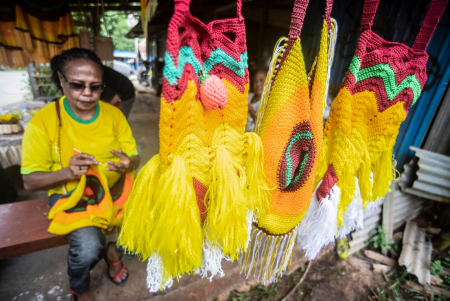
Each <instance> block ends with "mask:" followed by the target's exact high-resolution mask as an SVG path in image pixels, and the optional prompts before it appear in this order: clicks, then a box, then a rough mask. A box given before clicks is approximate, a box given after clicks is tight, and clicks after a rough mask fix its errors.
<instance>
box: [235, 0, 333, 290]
mask: <svg viewBox="0 0 450 301" xmlns="http://www.w3.org/2000/svg"><path fill="white" fill-rule="evenodd" d="M307 5H308V1H307V0H297V1H295V4H294V11H293V13H292V19H291V28H290V31H289V39H280V43H279V44H278V45H277V46H276V48H275V52H274V56H273V64H276V66H275V68H271V69H276V70H271V71H269V74H268V76H267V79H266V87H265V90H264V93H263V94H264V95H263V96H262V98H263V100H262V102H261V104H260V108H259V110H258V120H257V126H256V129H255V131H256V132H257V133H258V135H259V136H260V137H261V139H262V143H263V146H264V169H265V171H266V173H267V177H268V185H269V187H273V188H274V189H272V190H271V191H270V192H271V194H272V203H271V208H270V210H269V211H268V212H267V213H265V214H262V215H261V216H260V218H259V219H258V221H257V223H255V225H254V226H255V227H254V230H253V233H252V249H250V250H249V251H248V252H247V253H246V254H244V256H243V258H242V259H241V265H242V269H243V270H244V271H245V272H246V274H247V275H250V274H253V270H254V269H255V272H256V267H257V266H258V265H260V270H259V273H258V275H259V279H260V280H261V281H262V282H272V281H274V280H276V279H277V278H278V277H279V276H280V275H282V273H283V272H284V271H285V270H286V269H287V267H288V265H289V263H290V260H291V255H292V251H293V248H294V244H295V241H296V238H297V234H298V232H299V224H300V222H301V221H302V220H303V218H304V217H305V214H306V212H307V210H308V207H309V204H310V202H311V197H312V194H313V190H314V186H313V185H314V177H315V173H316V169H317V157H318V154H319V153H320V150H321V144H322V133H323V121H322V116H323V110H324V103H325V102H324V99H325V95H326V86H327V77H328V65H329V64H328V62H329V32H330V31H329V30H330V29H331V19H330V13H331V6H332V1H327V8H326V13H325V15H326V17H325V20H324V21H323V28H322V33H321V39H320V49H319V53H318V56H317V59H316V61H315V64H314V66H313V70H312V72H311V74H310V78H311V79H310V82H309V81H308V74H307V72H306V69H305V63H304V59H303V54H302V49H301V44H300V32H301V27H302V25H303V19H304V16H305V13H306V8H307ZM330 36H331V34H330ZM331 48H332V47H331ZM273 71H274V72H273ZM272 73H275V74H274V75H273V74H272ZM272 75H273V80H272ZM267 94H268V95H267ZM267 96H268V100H267V101H265V98H267ZM317 213H318V210H316V211H315V212H310V215H314V216H315V218H318V217H319V216H317ZM307 227H308V228H309V229H308V230H307V231H310V230H311V234H312V235H313V232H314V231H315V230H314V228H313V227H311V225H307ZM305 228H306V227H305ZM301 232H303V230H302V231H301ZM308 247H309V245H308Z"/></svg>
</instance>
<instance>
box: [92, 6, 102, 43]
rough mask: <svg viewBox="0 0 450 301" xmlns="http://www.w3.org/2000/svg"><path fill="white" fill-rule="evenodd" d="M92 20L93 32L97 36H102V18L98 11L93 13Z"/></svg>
mask: <svg viewBox="0 0 450 301" xmlns="http://www.w3.org/2000/svg"><path fill="white" fill-rule="evenodd" d="M91 19H92V23H91V24H92V32H93V33H94V37H95V36H99V35H100V16H99V14H98V13H97V11H96V10H93V11H91Z"/></svg>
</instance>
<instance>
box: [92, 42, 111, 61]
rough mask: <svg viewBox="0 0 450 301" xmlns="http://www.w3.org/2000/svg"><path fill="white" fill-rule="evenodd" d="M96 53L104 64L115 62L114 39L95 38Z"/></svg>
mask: <svg viewBox="0 0 450 301" xmlns="http://www.w3.org/2000/svg"><path fill="white" fill-rule="evenodd" d="M94 52H95V54H96V55H97V56H98V57H99V58H100V59H101V60H102V62H112V61H113V60H114V44H113V40H112V38H110V37H102V36H95V37H94Z"/></svg>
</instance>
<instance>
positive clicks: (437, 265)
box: [430, 260, 444, 276]
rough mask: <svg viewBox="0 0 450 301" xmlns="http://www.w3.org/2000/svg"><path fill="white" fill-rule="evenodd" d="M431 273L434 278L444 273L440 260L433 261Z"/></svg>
mask: <svg viewBox="0 0 450 301" xmlns="http://www.w3.org/2000/svg"><path fill="white" fill-rule="evenodd" d="M430 271H431V274H433V275H434V276H439V274H441V273H442V272H444V267H443V266H442V265H441V261H440V260H435V261H433V263H432V264H431V269H430Z"/></svg>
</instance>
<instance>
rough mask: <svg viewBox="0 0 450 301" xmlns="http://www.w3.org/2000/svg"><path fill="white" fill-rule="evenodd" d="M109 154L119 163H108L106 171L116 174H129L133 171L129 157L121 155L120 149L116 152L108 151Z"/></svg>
mask: <svg viewBox="0 0 450 301" xmlns="http://www.w3.org/2000/svg"><path fill="white" fill-rule="evenodd" d="M110 152H111V153H112V154H113V155H114V156H116V157H117V158H119V159H120V162H119V163H117V162H113V161H108V164H109V167H108V168H107V169H106V170H109V171H115V172H118V173H126V172H130V171H132V170H133V169H134V164H132V161H131V159H130V157H128V156H127V154H125V153H123V152H122V150H121V149H119V151H118V152H116V151H115V150H110Z"/></svg>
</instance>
